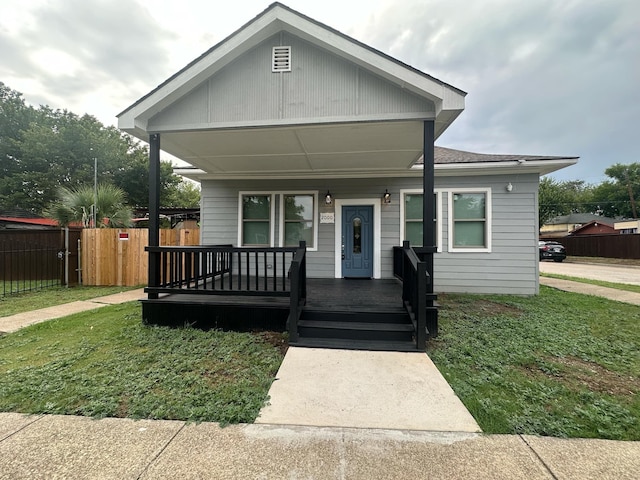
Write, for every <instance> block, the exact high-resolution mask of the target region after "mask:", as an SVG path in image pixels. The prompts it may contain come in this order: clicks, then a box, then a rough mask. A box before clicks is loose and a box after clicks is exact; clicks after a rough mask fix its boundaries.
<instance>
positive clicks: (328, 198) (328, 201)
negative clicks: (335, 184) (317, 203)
mask: <svg viewBox="0 0 640 480" xmlns="http://www.w3.org/2000/svg"><path fill="white" fill-rule="evenodd" d="M324 203H326V204H327V205H331V204H332V203H333V197H332V196H331V192H329V190H327V194H326V195H325V196H324Z"/></svg>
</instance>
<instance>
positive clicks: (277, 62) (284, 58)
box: [271, 47, 291, 72]
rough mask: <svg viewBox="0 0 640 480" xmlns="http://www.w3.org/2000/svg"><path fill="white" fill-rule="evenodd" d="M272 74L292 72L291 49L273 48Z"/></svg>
mask: <svg viewBox="0 0 640 480" xmlns="http://www.w3.org/2000/svg"><path fill="white" fill-rule="evenodd" d="M271 71H272V72H290V71H291V47H273V58H272V64H271Z"/></svg>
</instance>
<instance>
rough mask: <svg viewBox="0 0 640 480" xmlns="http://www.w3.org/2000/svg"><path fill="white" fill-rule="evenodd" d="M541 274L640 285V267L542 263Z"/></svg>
mask: <svg viewBox="0 0 640 480" xmlns="http://www.w3.org/2000/svg"><path fill="white" fill-rule="evenodd" d="M540 273H555V274H558V275H568V276H571V277H579V278H588V279H590V280H602V281H605V282H614V283H629V284H632V285H640V267H636V266H626V265H601V264H592V263H589V264H587V263H568V262H566V261H565V262H562V263H556V262H540Z"/></svg>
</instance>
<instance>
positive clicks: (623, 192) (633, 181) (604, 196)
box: [594, 163, 640, 218]
mask: <svg viewBox="0 0 640 480" xmlns="http://www.w3.org/2000/svg"><path fill="white" fill-rule="evenodd" d="M604 173H605V175H607V176H608V177H609V178H611V180H607V181H604V182H602V183H601V184H600V185H598V186H597V187H596V188H595V190H594V201H596V202H598V203H599V204H600V205H601V208H602V210H603V211H604V212H605V215H607V216H611V217H618V216H621V217H626V218H638V205H637V203H636V199H638V198H640V163H631V164H629V165H623V164H620V163H616V164H615V165H612V166H610V167H609V168H607V169H606V170H605V171H604Z"/></svg>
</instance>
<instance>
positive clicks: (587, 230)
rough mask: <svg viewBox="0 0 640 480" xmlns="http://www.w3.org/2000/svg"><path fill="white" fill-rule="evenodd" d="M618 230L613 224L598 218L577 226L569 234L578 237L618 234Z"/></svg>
mask: <svg viewBox="0 0 640 480" xmlns="http://www.w3.org/2000/svg"><path fill="white" fill-rule="evenodd" d="M619 233H620V232H618V231H617V230H616V229H615V228H613V226H612V225H609V224H607V223H604V222H599V221H598V220H591V221H590V222H587V223H585V224H584V225H581V226H579V227H577V228H576V229H575V230H573V231H572V232H570V233H569V235H571V236H574V237H578V236H584V235H617V234H619Z"/></svg>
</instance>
